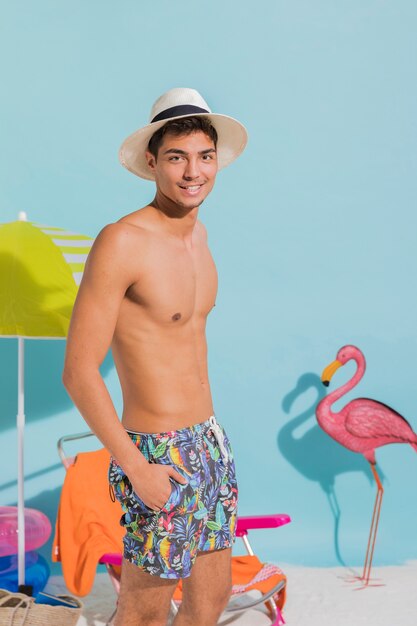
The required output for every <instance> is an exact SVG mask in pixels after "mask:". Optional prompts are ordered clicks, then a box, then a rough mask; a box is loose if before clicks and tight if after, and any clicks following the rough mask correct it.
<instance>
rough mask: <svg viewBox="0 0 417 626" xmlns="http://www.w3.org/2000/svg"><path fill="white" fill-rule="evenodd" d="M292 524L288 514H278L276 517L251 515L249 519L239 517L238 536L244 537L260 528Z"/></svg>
mask: <svg viewBox="0 0 417 626" xmlns="http://www.w3.org/2000/svg"><path fill="white" fill-rule="evenodd" d="M290 522H291V517H290V516H289V515H287V514H286V513H277V514H276V515H250V516H247V517H238V520H237V527H236V535H237V536H238V537H242V536H243V535H247V534H248V530H255V529H260V528H278V526H284V525H285V524H289V523H290Z"/></svg>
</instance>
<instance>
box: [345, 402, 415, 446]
mask: <svg viewBox="0 0 417 626" xmlns="http://www.w3.org/2000/svg"><path fill="white" fill-rule="evenodd" d="M344 412H346V418H345V427H346V430H347V431H348V432H349V433H350V434H351V435H353V436H355V437H360V438H361V439H367V438H369V439H371V438H374V439H380V438H381V439H382V438H386V437H389V438H392V439H394V440H399V441H406V442H409V441H410V440H414V433H413V430H412V428H411V426H410V424H409V423H408V422H407V420H406V419H405V418H404V417H403V416H402V415H400V413H398V412H397V411H396V410H395V409H392V408H391V407H390V406H388V405H387V404H383V403H382V402H377V401H376V400H371V399H370V398H357V399H356V400H353V401H352V402H350V403H349V404H348V405H347V406H346V407H345V409H344Z"/></svg>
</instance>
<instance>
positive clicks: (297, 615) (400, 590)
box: [47, 562, 417, 626]
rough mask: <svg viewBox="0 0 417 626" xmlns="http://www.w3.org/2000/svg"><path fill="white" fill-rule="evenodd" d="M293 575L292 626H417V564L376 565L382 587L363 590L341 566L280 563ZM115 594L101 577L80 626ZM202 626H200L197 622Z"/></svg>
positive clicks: (101, 612) (252, 617) (101, 616)
mask: <svg viewBox="0 0 417 626" xmlns="http://www.w3.org/2000/svg"><path fill="white" fill-rule="evenodd" d="M281 567H282V569H283V570H284V571H285V573H286V574H287V576H288V599H287V604H286V606H285V610H284V617H285V619H286V623H287V625H288V626H416V625H417V562H411V563H407V564H406V565H402V566H389V567H376V568H375V569H374V570H373V574H374V577H375V579H380V580H381V582H382V583H383V585H382V586H373V587H368V588H366V589H359V588H358V587H359V585H357V584H355V583H354V584H352V583H349V582H347V581H346V580H345V579H346V576H348V575H349V574H350V572H349V571H347V570H344V569H342V568H311V567H298V566H294V565H281ZM47 588H48V590H49V591H50V592H52V593H59V592H61V593H62V592H63V591H65V585H64V583H63V580H62V578H61V577H59V576H54V577H51V578H50V580H49V583H48V587H47ZM115 599H116V597H115V592H114V591H113V587H112V585H111V583H110V580H109V578H108V576H107V574H98V575H97V577H96V582H95V585H94V588H93V591H92V593H91V594H90V595H89V596H88V597H86V598H83V599H82V600H83V602H84V604H85V610H84V614H83V617H82V618H80V620H79V622H78V625H77V626H102V625H103V624H105V622H106V619H107V618H108V617H109V616H110V615H111V613H112V611H113V610H114V606H115ZM219 623H220V624H222V625H223V626H226V625H229V624H230V625H232V624H233V626H264V625H265V626H267V625H268V624H269V620H268V619H267V618H266V616H265V615H263V614H262V613H260V612H259V611H254V610H252V611H250V612H247V613H246V614H245V615H239V616H233V617H232V616H231V615H230V614H229V615H228V616H227V617H224V618H223V619H222V620H221V621H220V622H219ZM196 626H198V624H196Z"/></svg>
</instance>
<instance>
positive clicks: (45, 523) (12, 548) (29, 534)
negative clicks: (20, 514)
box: [0, 506, 52, 557]
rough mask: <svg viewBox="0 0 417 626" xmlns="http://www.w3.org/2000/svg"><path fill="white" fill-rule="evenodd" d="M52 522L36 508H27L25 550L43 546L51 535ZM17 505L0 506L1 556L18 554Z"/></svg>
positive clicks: (28, 550)
mask: <svg viewBox="0 0 417 626" xmlns="http://www.w3.org/2000/svg"><path fill="white" fill-rule="evenodd" d="M51 531H52V528H51V522H50V521H49V519H48V518H47V517H46V515H44V513H41V511H37V510H36V509H25V551H26V552H30V551H32V550H36V549H37V548H40V547H41V546H43V545H44V544H45V543H46V542H47V541H48V539H49V537H50V535H51ZM17 540H18V525H17V507H16V506H2V507H0V557H2V556H10V555H12V554H17V551H18V548H17Z"/></svg>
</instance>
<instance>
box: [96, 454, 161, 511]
mask: <svg viewBox="0 0 417 626" xmlns="http://www.w3.org/2000/svg"><path fill="white" fill-rule="evenodd" d="M108 479H109V483H110V487H111V488H112V489H113V492H114V495H115V498H116V500H118V501H119V502H120V504H121V505H122V508H123V510H124V511H125V512H126V511H130V512H131V513H133V514H141V515H146V516H149V515H156V511H154V510H153V509H151V508H150V507H148V506H147V505H146V504H145V503H144V502H143V500H141V498H139V496H138V495H137V493H136V492H135V491H134V490H133V487H132V483H131V482H130V480H129V478H128V476H127V475H126V474H125V472H124V471H123V468H122V467H121V466H120V465H119V464H118V463H117V461H116V460H115V459H113V458H112V459H111V461H110V467H109V474H108Z"/></svg>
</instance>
